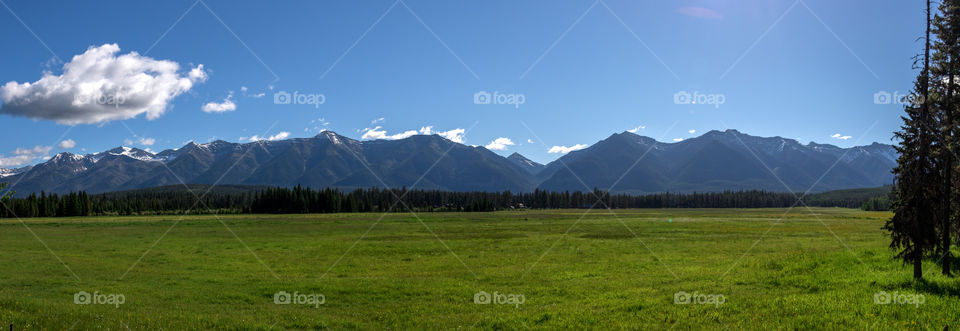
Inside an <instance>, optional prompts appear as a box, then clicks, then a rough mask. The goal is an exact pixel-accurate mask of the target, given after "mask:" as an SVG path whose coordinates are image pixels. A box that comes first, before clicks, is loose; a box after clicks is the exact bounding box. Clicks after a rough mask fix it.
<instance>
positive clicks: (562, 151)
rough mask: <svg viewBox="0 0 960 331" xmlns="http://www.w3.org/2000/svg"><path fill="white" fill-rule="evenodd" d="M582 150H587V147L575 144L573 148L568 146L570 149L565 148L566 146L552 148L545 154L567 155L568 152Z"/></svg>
mask: <svg viewBox="0 0 960 331" xmlns="http://www.w3.org/2000/svg"><path fill="white" fill-rule="evenodd" d="M584 148H587V145H585V144H576V145H573V146H570V147H567V146H553V147H550V150H548V151H547V153H551V154H557V153H560V154H567V153H570V152H573V151H579V150H581V149H584Z"/></svg>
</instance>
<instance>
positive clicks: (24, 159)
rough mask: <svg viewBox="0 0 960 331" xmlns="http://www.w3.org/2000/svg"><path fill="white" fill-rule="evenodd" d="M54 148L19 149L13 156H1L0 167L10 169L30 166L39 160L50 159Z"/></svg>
mask: <svg viewBox="0 0 960 331" xmlns="http://www.w3.org/2000/svg"><path fill="white" fill-rule="evenodd" d="M51 150H53V146H34V147H33V148H17V149H16V150H14V151H13V156H3V155H0V167H2V168H10V167H19V166H23V165H27V164H30V163H31V162H33V161H36V160H37V159H41V160H48V159H50V155H48V154H49V153H50V151H51Z"/></svg>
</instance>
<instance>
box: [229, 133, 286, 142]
mask: <svg viewBox="0 0 960 331" xmlns="http://www.w3.org/2000/svg"><path fill="white" fill-rule="evenodd" d="M287 137H290V132H287V131H281V132H280V133H277V134H275V135H272V136H269V137H260V136H257V135H254V136H253V137H249V138H247V137H240V141H249V142H257V141H277V140H283V139H287Z"/></svg>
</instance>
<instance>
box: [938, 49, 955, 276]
mask: <svg viewBox="0 0 960 331" xmlns="http://www.w3.org/2000/svg"><path fill="white" fill-rule="evenodd" d="M947 59H948V60H947V68H948V70H947V76H948V78H947V98H946V100H947V102H946V105H944V106H945V107H944V121H945V122H946V123H947V125H945V126H944V127H945V130H946V132H945V134H944V140H945V141H946V144H944V145H945V146H944V147H945V148H946V149H947V154H948V155H945V156H944V157H943V160H944V173H943V176H944V177H945V178H944V186H945V192H944V194H945V195H946V196H945V200H946V206H944V208H943V209H944V211H943V213H944V217H943V220H942V222H943V223H942V224H941V225H940V249H941V251H942V252H943V257H942V259H943V261H941V263H940V265H941V266H942V267H943V270H942V271H941V272H942V273H943V274H944V275H946V276H950V259H951V258H952V255H951V254H950V225H951V223H953V222H952V221H953V213H952V208H953V157H954V154H953V143H954V142H953V138H952V137H953V121H952V120H953V116H952V114H951V113H953V58H952V57H951V56H949V55H948V58H947Z"/></svg>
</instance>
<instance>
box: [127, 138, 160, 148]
mask: <svg viewBox="0 0 960 331" xmlns="http://www.w3.org/2000/svg"><path fill="white" fill-rule="evenodd" d="M135 138H136V139H137V140H133V139H124V140H123V145H124V146H133V145H137V144H139V145H141V146H153V144H154V143H156V142H157V140H156V139H154V138H149V137H135Z"/></svg>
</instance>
